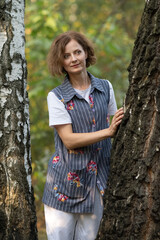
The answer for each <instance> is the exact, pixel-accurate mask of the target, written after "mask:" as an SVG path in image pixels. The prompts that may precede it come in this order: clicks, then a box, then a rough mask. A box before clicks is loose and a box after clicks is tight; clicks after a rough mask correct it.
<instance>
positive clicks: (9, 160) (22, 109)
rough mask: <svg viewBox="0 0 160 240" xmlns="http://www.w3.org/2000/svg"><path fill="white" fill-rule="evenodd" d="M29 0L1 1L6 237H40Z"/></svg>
mask: <svg viewBox="0 0 160 240" xmlns="http://www.w3.org/2000/svg"><path fill="white" fill-rule="evenodd" d="M26 77H27V69H26V60H25V33H24V0H1V1H0V239H1V240H12V239H17V240H23V239H24V240H32V239H34V240H35V239H38V238H37V228H36V213H35V207H34V197H33V189H32V186H31V153H30V133H29V130H30V127H29V126H30V124H29V102H28V97H27V92H26Z"/></svg>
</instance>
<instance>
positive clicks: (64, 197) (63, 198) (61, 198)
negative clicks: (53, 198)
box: [58, 193, 68, 202]
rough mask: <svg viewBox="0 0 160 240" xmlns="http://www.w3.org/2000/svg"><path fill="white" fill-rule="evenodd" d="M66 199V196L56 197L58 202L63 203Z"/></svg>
mask: <svg viewBox="0 0 160 240" xmlns="http://www.w3.org/2000/svg"><path fill="white" fill-rule="evenodd" d="M67 199H68V197H67V196H66V195H64V194H61V193H60V194H59V197H58V201H60V202H64V201H66V200H67Z"/></svg>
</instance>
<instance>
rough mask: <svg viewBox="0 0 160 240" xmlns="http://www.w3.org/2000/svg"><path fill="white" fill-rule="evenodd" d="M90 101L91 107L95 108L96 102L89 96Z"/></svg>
mask: <svg viewBox="0 0 160 240" xmlns="http://www.w3.org/2000/svg"><path fill="white" fill-rule="evenodd" d="M89 101H90V107H91V108H93V106H94V101H93V97H92V95H90V96H89Z"/></svg>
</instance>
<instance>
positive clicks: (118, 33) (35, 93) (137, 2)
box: [25, 0, 145, 240]
mask: <svg viewBox="0 0 160 240" xmlns="http://www.w3.org/2000/svg"><path fill="white" fill-rule="evenodd" d="M144 5H145V1H144V0H112V1H105V0H57V1H56V0H48V1H44V0H38V1H36V0H26V8H25V28H26V59H27V63H28V64H27V66H28V85H27V90H28V93H29V99H30V121H31V151H32V168H33V175H32V181H33V187H34V193H35V204H36V210H37V217H38V230H39V240H42V239H43V240H45V239H46V235H45V225H44V215H43V204H42V202H41V199H42V194H43V188H44V183H45V178H46V173H47V164H48V159H49V157H50V156H51V154H52V153H53V152H54V141H53V140H54V138H53V130H52V129H50V128H49V127H48V109H47V101H46V97H47V94H48V92H49V91H50V90H51V89H53V88H54V87H56V86H57V85H59V84H60V83H61V79H58V78H53V77H51V76H50V75H49V72H48V69H47V64H46V56H47V53H48V50H49V48H50V45H51V42H52V41H53V39H54V38H55V37H56V36H57V35H58V34H60V33H62V32H66V31H68V30H76V31H80V32H82V33H84V34H85V35H86V36H87V37H88V38H89V39H90V40H91V41H92V42H93V43H94V46H95V52H96V56H97V63H96V65H94V66H92V67H90V68H89V69H88V70H89V71H90V72H91V73H92V74H94V75H95V76H97V77H100V78H105V79H108V80H110V81H111V83H112V85H113V88H114V91H115V96H116V100H117V105H118V107H121V106H122V104H123V99H124V97H125V93H126V90H127V88H128V72H127V67H128V65H129V64H130V60H131V55H132V49H133V45H134V40H135V38H136V33H137V30H138V27H139V24H140V21H141V16H142V12H143V9H144Z"/></svg>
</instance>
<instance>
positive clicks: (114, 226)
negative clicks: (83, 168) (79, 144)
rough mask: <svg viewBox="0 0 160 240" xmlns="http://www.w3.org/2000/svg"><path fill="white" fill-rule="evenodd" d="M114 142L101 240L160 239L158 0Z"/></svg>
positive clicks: (152, 2) (151, 7) (149, 7)
mask: <svg viewBox="0 0 160 240" xmlns="http://www.w3.org/2000/svg"><path fill="white" fill-rule="evenodd" d="M128 70H129V89H128V91H127V94H126V100H125V108H126V112H125V116H124V119H123V121H122V123H121V125H120V128H119V130H118V132H117V135H116V137H115V139H114V143H113V148H112V156H111V173H110V178H109V183H108V189H107V192H106V195H105V207H104V217H103V220H102V224H101V228H100V232H99V236H98V238H97V239H100V240H103V239H104V240H159V239H160V0H148V1H146V5H145V9H144V13H143V16H142V20H141V24H140V27H139V30H138V34H137V39H136V41H135V46H134V49H133V55H132V60H131V64H130V66H129V69H128Z"/></svg>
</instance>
